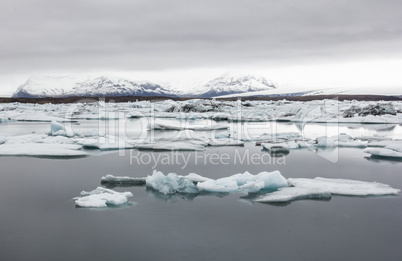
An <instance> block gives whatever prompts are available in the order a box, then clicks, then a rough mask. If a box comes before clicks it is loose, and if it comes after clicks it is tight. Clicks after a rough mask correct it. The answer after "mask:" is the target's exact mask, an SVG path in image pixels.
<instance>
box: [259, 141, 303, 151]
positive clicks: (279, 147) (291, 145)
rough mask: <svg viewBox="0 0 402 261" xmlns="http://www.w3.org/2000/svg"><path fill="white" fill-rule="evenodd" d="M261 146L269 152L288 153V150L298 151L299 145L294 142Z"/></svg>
mask: <svg viewBox="0 0 402 261" xmlns="http://www.w3.org/2000/svg"><path fill="white" fill-rule="evenodd" d="M261 146H262V147H263V148H264V149H266V150H268V151H269V152H275V153H279V152H289V150H293V149H298V148H299V145H298V144H297V143H296V142H295V141H287V142H276V143H261Z"/></svg>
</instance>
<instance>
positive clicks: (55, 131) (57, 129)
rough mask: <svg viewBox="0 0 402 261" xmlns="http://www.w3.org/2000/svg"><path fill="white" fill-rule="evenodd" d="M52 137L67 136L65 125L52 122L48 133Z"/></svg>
mask: <svg viewBox="0 0 402 261" xmlns="http://www.w3.org/2000/svg"><path fill="white" fill-rule="evenodd" d="M48 134H49V135H50V136H59V135H60V136H67V132H66V128H65V127H64V125H63V124H61V123H59V122H57V121H52V122H51V123H50V131H49V133H48Z"/></svg>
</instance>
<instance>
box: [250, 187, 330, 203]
mask: <svg viewBox="0 0 402 261" xmlns="http://www.w3.org/2000/svg"><path fill="white" fill-rule="evenodd" d="M331 197H332V195H331V193H330V192H329V190H327V189H326V188H315V189H310V188H301V187H300V188H298V187H286V188H280V189H278V191H275V192H272V193H268V194H265V195H263V196H261V197H258V198H257V199H255V200H254V201H256V202H264V203H281V202H288V201H292V200H298V199H330V198H331Z"/></svg>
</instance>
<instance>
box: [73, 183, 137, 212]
mask: <svg viewBox="0 0 402 261" xmlns="http://www.w3.org/2000/svg"><path fill="white" fill-rule="evenodd" d="M132 196H133V194H132V193H131V192H116V191H114V190H111V189H107V188H102V187H98V188H96V189H95V190H92V191H90V192H86V191H82V192H81V197H76V198H74V201H75V205H76V206H78V207H83V208H103V207H107V206H108V205H115V206H116V205H122V204H125V203H127V198H129V197H132Z"/></svg>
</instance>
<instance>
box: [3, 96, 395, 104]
mask: <svg viewBox="0 0 402 261" xmlns="http://www.w3.org/2000/svg"><path fill="white" fill-rule="evenodd" d="M195 98H197V97H168V96H116V97H64V98H52V97H46V98H9V97H3V98H1V97H0V103H12V102H20V103H38V104H45V103H53V104H58V103H76V102H97V101H100V100H103V101H105V102H135V101H137V100H138V101H146V100H149V101H163V100H175V101H184V100H189V99H195ZM324 99H336V100H339V101H344V100H357V101H401V100H402V96H386V95H311V96H277V97H270V96H250V97H235V98H217V99H216V100H222V101H235V100H242V101H246V100H250V101H255V100H262V101H278V100H288V101H313V100H324Z"/></svg>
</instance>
